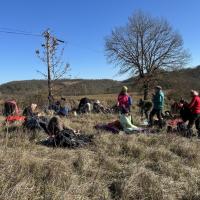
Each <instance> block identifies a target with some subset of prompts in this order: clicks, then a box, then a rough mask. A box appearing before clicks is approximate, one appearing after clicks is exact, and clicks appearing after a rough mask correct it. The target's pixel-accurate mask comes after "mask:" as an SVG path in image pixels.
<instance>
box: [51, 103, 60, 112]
mask: <svg viewBox="0 0 200 200" xmlns="http://www.w3.org/2000/svg"><path fill="white" fill-rule="evenodd" d="M60 104H61V103H60V101H56V102H54V103H53V104H51V105H50V106H49V110H53V111H54V112H55V113H58V112H59V110H60V106H61V105H60Z"/></svg>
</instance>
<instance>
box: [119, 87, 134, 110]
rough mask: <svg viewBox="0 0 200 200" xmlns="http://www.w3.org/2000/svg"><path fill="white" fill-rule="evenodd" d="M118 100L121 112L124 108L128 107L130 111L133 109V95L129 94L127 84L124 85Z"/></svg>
mask: <svg viewBox="0 0 200 200" xmlns="http://www.w3.org/2000/svg"><path fill="white" fill-rule="evenodd" d="M117 100H118V102H117V106H118V108H119V110H120V112H121V111H122V109H128V110H129V111H130V110H131V105H132V98H131V96H129V94H128V88H127V87H126V86H123V87H122V90H121V92H120V93H119V95H118V99H117Z"/></svg>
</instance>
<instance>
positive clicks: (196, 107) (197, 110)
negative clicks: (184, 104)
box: [188, 90, 200, 137]
mask: <svg viewBox="0 0 200 200" xmlns="http://www.w3.org/2000/svg"><path fill="white" fill-rule="evenodd" d="M191 97H192V100H191V102H190V103H189V105H188V108H189V109H190V111H191V116H190V119H189V123H188V130H189V131H190V135H189V136H191V134H192V127H193V125H194V124H195V126H196V129H197V131H198V137H200V97H199V93H198V92H197V91H195V90H191Z"/></svg>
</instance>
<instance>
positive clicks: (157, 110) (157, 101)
mask: <svg viewBox="0 0 200 200" xmlns="http://www.w3.org/2000/svg"><path fill="white" fill-rule="evenodd" d="M152 101H153V109H152V111H151V113H150V117H149V126H152V125H153V117H154V115H157V118H158V120H159V127H160V128H162V110H163V107H164V93H163V91H162V87H161V86H156V87H155V94H153V98H152Z"/></svg>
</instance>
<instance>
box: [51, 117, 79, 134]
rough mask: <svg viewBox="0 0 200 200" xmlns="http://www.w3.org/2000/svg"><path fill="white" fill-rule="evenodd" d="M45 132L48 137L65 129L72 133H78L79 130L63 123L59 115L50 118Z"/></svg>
mask: <svg viewBox="0 0 200 200" xmlns="http://www.w3.org/2000/svg"><path fill="white" fill-rule="evenodd" d="M47 130H48V132H47V134H48V135H49V136H50V137H55V136H57V135H58V134H60V132H61V131H63V130H66V131H69V132H71V133H73V134H79V132H80V130H74V129H72V128H70V127H66V126H65V124H64V123H63V121H62V119H61V118H60V117H59V116H54V117H52V118H51V119H50V121H49V123H48V126H47Z"/></svg>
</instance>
